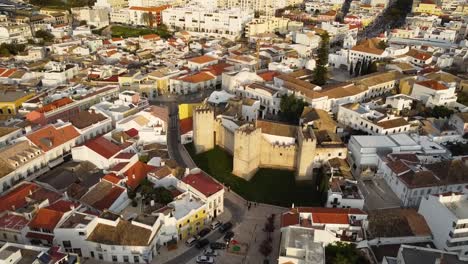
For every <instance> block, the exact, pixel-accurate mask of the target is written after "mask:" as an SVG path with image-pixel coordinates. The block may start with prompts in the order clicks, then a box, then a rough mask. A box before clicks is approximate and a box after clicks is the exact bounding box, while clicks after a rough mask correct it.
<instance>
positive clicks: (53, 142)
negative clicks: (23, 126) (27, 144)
mask: <svg viewBox="0 0 468 264" xmlns="http://www.w3.org/2000/svg"><path fill="white" fill-rule="evenodd" d="M79 136H80V133H79V132H78V131H77V130H76V129H75V127H73V126H72V125H71V124H69V125H65V126H62V127H59V128H56V127H55V126H53V125H48V126H45V127H43V128H40V129H39V130H36V131H34V132H32V133H30V134H28V135H26V137H27V138H28V139H29V140H30V141H31V142H32V143H34V145H36V146H37V147H39V148H40V149H41V150H42V151H44V152H47V151H49V150H51V149H54V148H56V147H58V146H60V145H62V144H65V143H66V142H68V141H70V140H73V139H75V138H77V137H79Z"/></svg>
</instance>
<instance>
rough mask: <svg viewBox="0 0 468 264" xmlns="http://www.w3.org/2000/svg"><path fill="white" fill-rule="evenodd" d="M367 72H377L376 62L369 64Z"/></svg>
mask: <svg viewBox="0 0 468 264" xmlns="http://www.w3.org/2000/svg"><path fill="white" fill-rule="evenodd" d="M368 72H369V73H374V72H377V62H376V61H372V62H370V64H369V68H368Z"/></svg>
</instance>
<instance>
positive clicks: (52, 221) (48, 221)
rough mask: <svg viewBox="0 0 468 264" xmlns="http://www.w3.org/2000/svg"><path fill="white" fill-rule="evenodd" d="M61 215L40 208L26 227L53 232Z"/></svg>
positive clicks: (60, 213)
mask: <svg viewBox="0 0 468 264" xmlns="http://www.w3.org/2000/svg"><path fill="white" fill-rule="evenodd" d="M62 216H63V213H62V212H60V211H55V210H52V209H47V208H41V209H39V210H38V211H37V213H36V215H35V216H34V217H33V219H32V220H31V222H29V224H28V226H29V227H30V228H43V229H47V230H50V231H53V230H54V229H55V227H56V226H57V224H58V222H59V221H60V219H62Z"/></svg>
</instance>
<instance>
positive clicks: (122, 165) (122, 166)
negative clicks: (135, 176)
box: [109, 162, 129, 172]
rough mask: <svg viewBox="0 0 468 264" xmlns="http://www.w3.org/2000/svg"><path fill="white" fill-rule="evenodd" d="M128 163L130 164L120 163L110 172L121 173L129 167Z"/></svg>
mask: <svg viewBox="0 0 468 264" xmlns="http://www.w3.org/2000/svg"><path fill="white" fill-rule="evenodd" d="M128 163H129V162H119V163H117V164H116V165H115V166H114V167H112V168H111V169H110V170H109V171H114V172H119V171H121V170H122V169H123V168H125V166H127V164H128Z"/></svg>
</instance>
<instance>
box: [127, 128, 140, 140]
mask: <svg viewBox="0 0 468 264" xmlns="http://www.w3.org/2000/svg"><path fill="white" fill-rule="evenodd" d="M125 134H127V135H128V136H129V137H131V138H134V137H137V136H138V130H136V129H135V128H130V129H129V130H127V131H125Z"/></svg>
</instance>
